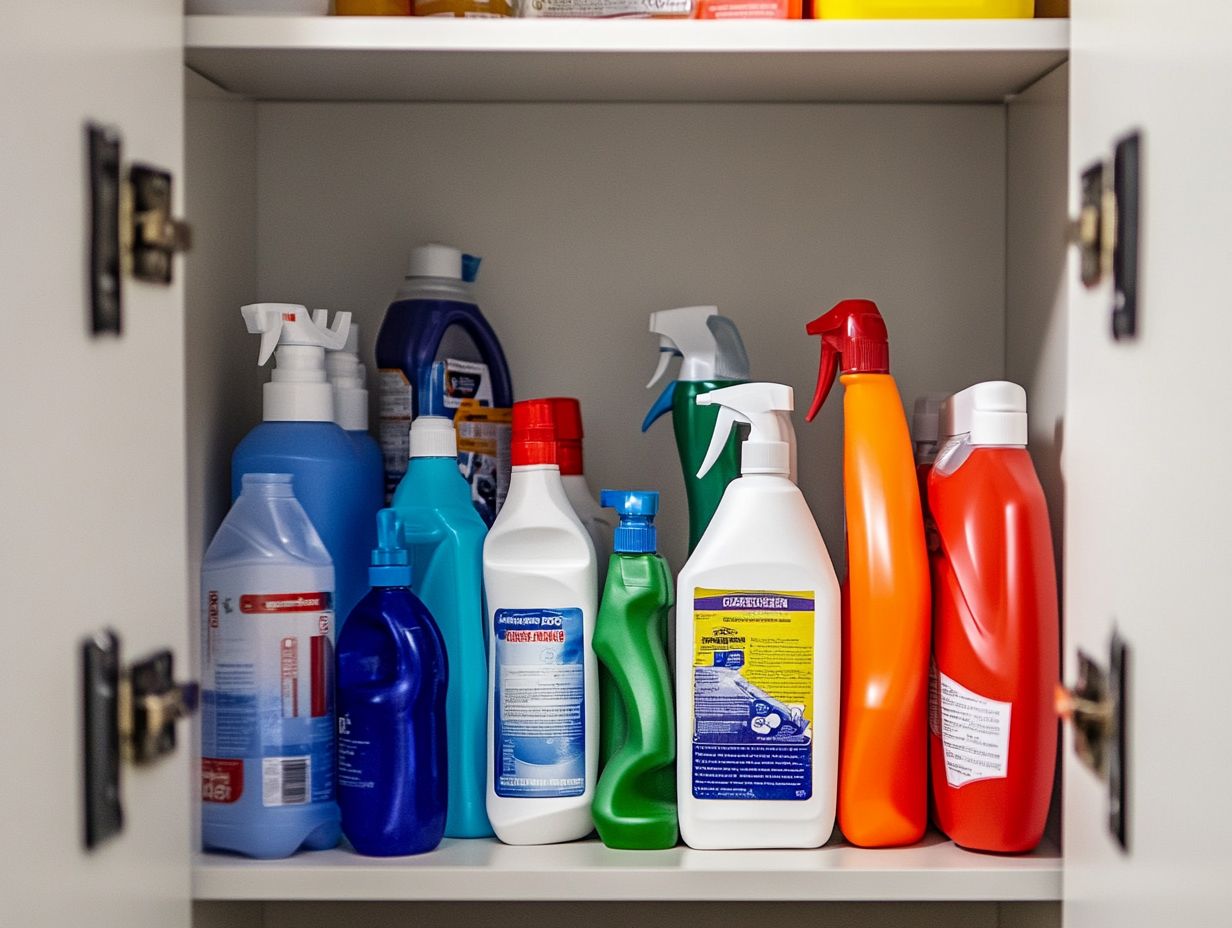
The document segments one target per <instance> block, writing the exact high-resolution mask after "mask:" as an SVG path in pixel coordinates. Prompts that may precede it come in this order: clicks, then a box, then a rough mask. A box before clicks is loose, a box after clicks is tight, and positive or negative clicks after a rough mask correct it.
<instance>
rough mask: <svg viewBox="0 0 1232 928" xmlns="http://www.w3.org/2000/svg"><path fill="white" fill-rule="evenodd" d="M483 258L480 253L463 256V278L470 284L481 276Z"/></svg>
mask: <svg viewBox="0 0 1232 928" xmlns="http://www.w3.org/2000/svg"><path fill="white" fill-rule="evenodd" d="M482 260H483V258H481V257H479V256H478V255H463V256H462V279H463V280H465V281H466V282H467V283H468V284H473V283H474V282H475V278H476V277H478V276H479V262H480V261H482Z"/></svg>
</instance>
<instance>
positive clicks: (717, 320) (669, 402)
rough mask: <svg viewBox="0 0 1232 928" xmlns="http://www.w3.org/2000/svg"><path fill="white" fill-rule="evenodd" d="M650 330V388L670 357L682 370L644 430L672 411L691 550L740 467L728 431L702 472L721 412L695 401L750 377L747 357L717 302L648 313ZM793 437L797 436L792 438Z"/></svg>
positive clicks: (735, 443) (644, 423) (650, 413)
mask: <svg viewBox="0 0 1232 928" xmlns="http://www.w3.org/2000/svg"><path fill="white" fill-rule="evenodd" d="M650 331H651V332H654V333H655V334H656V335H658V336H659V364H658V367H657V368H655V372H654V376H653V377H651V378H650V383H648V384H646V387H647V388H650V387H653V386H654V385H655V384H656V383H658V381H659V378H661V377H662V376H663V375H664V373H666V372H667V368H668V365H669V364H670V363H671V360H672V358H674V357H678V358H680V359H681V361H680V371H679V373H677V375H676V379H675V380H672V381H670V382H669V383H668V384H667V386H666V387H665V388H664V390H663V392H662V393H661V394H660V395H659V398H658V400H656V401H655V403H654V405H653V406H651V407H650V410H649V411H648V412H647V413H646V418H645V419H644V420H643V421H642V431H643V432H645V431H646V430H647V429H649V428H650V426H651V425H653V424H654V422H655V420H656V419H658V418H659V417H660V416H662V415H663V414H664V413H667V412H671V414H672V428H673V430H674V431H675V433H676V451H677V453H678V454H679V455H680V466H681V469H682V471H683V472H684V489H685V495H686V498H687V499H688V503H689V550H690V551H692V550H693V549H694V548H696V547H697V543H698V541H699V540H700V539H701V537H702V533H703V532H705V531H706V526H707V525H709V524H710V520H711V518H712V517H713V516H714V511H715V509H717V508H718V505H719V500H721V499H722V498H723V491H724V490H726V489H727V485H728V484H729V483H731V481H732V480H734V479H735V478H736V476H737V474H739V472H740V452H739V444H740V443H739V441H738V440H737V437H736V436H735V435H732V436H729V437H728V439H727V443H726V444H725V445H724V446H723V451H722V454H720V455H719V458H718V460H717V461H716V462H715V464H714V466H713V467H711V468H710V470H709V471H708V472H707V473H706V474H705V475H704V476H699V472H698V468H699V467H700V466H701V463H702V459H703V458H704V457H705V455H706V448H707V446H708V444H709V442H710V436H711V435H712V434H713V433H714V423H715V418H716V417H717V415H718V413H717V412H716V411H715V410H713V409H711V408H709V407H708V406H700V405H699V404H697V403H696V402H694V400H695V399H696V398H697V397H698V396H700V395H701V394H703V393H708V392H710V391H711V390H718V389H720V388H722V387H729V386H732V385H733V384H737V383H743V382H744V381H746V380H747V379H748V376H749V356H748V353H747V352H746V351H745V349H744V342H743V341H742V340H741V338H740V332H739V330H738V329H737V328H736V324H735V323H734V322H732V321H731V320H730V319H728V318H727V317H726V316H720V315H719V310H718V308H717V307H714V306H685V307H682V308H680V309H665V310H661V311H660V312H657V313H651V314H650ZM793 440H794V439H793Z"/></svg>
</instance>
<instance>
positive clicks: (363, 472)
mask: <svg viewBox="0 0 1232 928" xmlns="http://www.w3.org/2000/svg"><path fill="white" fill-rule="evenodd" d="M325 371H326V373H327V374H328V375H329V385H330V388H331V389H332V390H333V391H334V421H335V422H337V423H338V426H339V428H341V429H342V430H343V431H344V432H346V433H347V437H349V438H350V439H351V442H352V444H354V445H355V452H356V454H358V455H359V468H358V470H357V472H356V480H357V482H358V484H359V489H360V490H362V492H363V494H364V504H363V510H364V512H365V513H367V514H369V515H371V514H373V513H375V512H376V511H377V510H378V509H380V508H381V507H382V506H384V505H385V459H384V458H383V457H382V456H381V446H380V445H379V444H377V441H376V439H375V438H373V437H372V433H371V432H370V431H368V384H367V370H366V369H365V367H364V365H363V364H361V363H360V362H359V325H358V323H355V322H352V323H351V328H350V330H349V331H348V332H347V338H346V343H345V344H344V345H343V346H342V347H341V348H339V349H338V350H337V351H327V352H325ZM368 522H369V525H370V526H371V530H370V531H369V533H368V538H367V539H366V540H365V542H364V550H365V551H368V550H370V549H371V548H373V547H375V546H376V521H375V519H369V520H368Z"/></svg>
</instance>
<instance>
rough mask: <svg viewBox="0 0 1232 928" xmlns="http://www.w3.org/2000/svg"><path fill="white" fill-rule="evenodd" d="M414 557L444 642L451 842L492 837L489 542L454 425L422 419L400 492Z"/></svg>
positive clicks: (397, 498)
mask: <svg viewBox="0 0 1232 928" xmlns="http://www.w3.org/2000/svg"><path fill="white" fill-rule="evenodd" d="M393 509H394V510H395V511H396V512H397V513H398V517H399V518H400V519H401V520H402V532H403V540H404V541H405V543H406V548H407V551H408V552H409V553H410V559H411V572H412V577H413V580H412V586H411V589H412V590H413V591H414V593H415V595H416V596H418V597H419V598H420V600H421V601H422V602H423V604H424V605H425V606H427V607H428V611H429V612H431V613H432V616H433V617H434V618H435V619H436V624H437V626H438V627H439V628H440V631H441V636H442V637H443V638H444V640H445V654H446V657H447V659H448V661H449V684H448V689H447V691H446V695H445V718H446V729H447V730H448V733H449V737H448V739H447V748H448V756H449V807H448V814H447V816H446V819H445V836H446V837H449V838H483V837H487V836H489V835H491V834H492V826H491V825H490V824H489V823H488V815H487V811H486V809H485V805H484V803H485V789H486V782H487V724H488V722H487V718H488V716H487V712H488V652H487V635H486V634H485V632H484V619H483V540H484V537H485V536H486V535H487V532H488V528H487V525H486V524H485V523H484V521H483V518H482V517H481V516H480V515H479V513H478V512H476V511H475V506H474V504H473V503H472V501H471V488H470V484H468V483H467V482H466V478H465V477H463V476H462V474H461V473H460V472H459V471H458V452H457V439H456V437H455V433H454V426H453V420H451V419H447V418H445V417H443V416H420V417H419V418H417V419H416V420H415V421H414V422H413V423H412V425H411V434H410V461H409V462H408V465H407V470H406V474H405V475H404V476H403V478H402V480H401V482H400V483H399V484H398V489H397V492H395V493H394V498H393Z"/></svg>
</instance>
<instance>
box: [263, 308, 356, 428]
mask: <svg viewBox="0 0 1232 928" xmlns="http://www.w3.org/2000/svg"><path fill="white" fill-rule="evenodd" d="M240 312H241V313H242V314H243V316H244V324H245V325H246V326H247V327H248V331H249V332H250V333H252V334H254V335H260V336H261V350H260V354H259V355H258V360H257V364H258V365H263V364H265V362H266V361H268V360H269V357H270V355H271V354H273V355H274V356H275V357H276V359H277V363H276V365H275V367H274V372H273V374H272V375H271V377H270V381H269V383H267V384H266V385H265V390H264V393H263V397H264V407H265V410H264V413H265V416H264V417H265V420H266V421H267V422H333V421H334V391H333V388H332V387H331V386H330V384H329V380H328V378H327V377H326V375H325V351H326V349H329V350H331V351H337V350H338V349H340V348H342V347H343V346H345V345H346V340H347V330H348V329H349V328H350V325H351V314H350V313H336V314H335V315H334V325H333V327H332V328H331V327H329V326H328V322H329V313H328V311H327V310H324V309H318V310H314V311H313V312H312V313H311V314H310V313H309V312H308V310H307V309H305V308H304V307H303V306H301V305H300V304H298V303H251V304H249V305H247V306H242V307H240Z"/></svg>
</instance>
